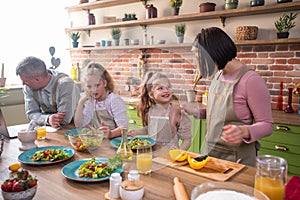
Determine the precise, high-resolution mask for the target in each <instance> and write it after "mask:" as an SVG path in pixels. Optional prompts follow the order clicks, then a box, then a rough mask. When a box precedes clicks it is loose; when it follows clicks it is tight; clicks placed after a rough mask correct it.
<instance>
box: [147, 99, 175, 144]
mask: <svg viewBox="0 0 300 200" xmlns="http://www.w3.org/2000/svg"><path fill="white" fill-rule="evenodd" d="M171 108H172V105H171V104H169V106H168V109H167V110H166V109H164V108H163V107H162V106H161V105H157V104H156V105H153V106H152V107H151V109H150V111H149V114H150V120H149V124H148V136H149V137H150V138H152V139H153V140H154V141H155V143H156V144H157V145H160V146H168V147H177V148H178V136H177V134H176V131H175V132H174V131H172V128H171V126H170V117H169V114H170V110H171Z"/></svg>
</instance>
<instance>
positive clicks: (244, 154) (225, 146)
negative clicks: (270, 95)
mask: <svg viewBox="0 0 300 200" xmlns="http://www.w3.org/2000/svg"><path fill="white" fill-rule="evenodd" d="M249 70H250V69H249V68H248V67H245V68H244V69H242V70H241V72H240V73H239V74H238V75H237V77H236V79H235V80H234V82H233V83H228V82H222V81H220V80H218V79H219V77H220V75H221V73H222V72H221V71H220V72H218V73H217V74H216V76H215V78H214V80H212V82H211V85H210V88H209V93H208V94H209V95H208V103H207V112H206V113H207V126H206V127H207V130H206V131H207V132H206V138H205V139H206V142H205V145H206V146H205V154H208V155H210V156H212V157H217V158H221V159H225V160H229V161H233V162H240V163H243V164H246V165H251V166H254V165H255V158H256V153H257V147H258V146H259V144H258V142H255V143H250V144H247V143H244V142H241V143H240V144H231V143H227V142H224V141H223V140H222V139H221V138H220V137H221V133H222V129H223V127H224V125H228V124H232V125H244V123H243V122H242V121H241V120H240V119H239V118H238V117H237V116H236V114H235V111H234V103H233V89H234V86H235V85H236V84H237V83H238V81H239V80H240V78H241V77H242V76H243V75H244V74H245V73H246V72H247V71H249Z"/></svg>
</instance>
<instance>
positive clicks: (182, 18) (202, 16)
mask: <svg viewBox="0 0 300 200" xmlns="http://www.w3.org/2000/svg"><path fill="white" fill-rule="evenodd" d="M114 1H115V0H114ZM126 1H127V2H129V1H130V0H126ZM131 1H132V2H137V0H135V1H133V0H131ZM118 2H119V1H118ZM124 2H125V1H124ZM94 3H95V2H94ZM96 3H98V4H99V2H96ZM89 4H92V3H89ZM103 4H104V2H103ZM122 4H123V1H122ZM124 4H125V3H124ZM77 7H79V6H77ZM80 7H83V8H86V7H87V6H83V5H82V6H80ZM69 8H70V7H69ZM297 10H300V2H299V1H297V2H290V3H282V4H277V3H276V4H271V5H265V6H256V7H247V8H238V9H231V10H217V11H212V12H205V13H193V14H184V15H177V16H166V17H160V18H151V19H143V20H132V21H124V22H114V23H107V24H100V25H90V26H80V27H71V28H66V32H72V31H91V30H100V29H110V28H112V27H132V26H147V25H155V24H166V23H178V22H186V21H196V20H207V19H221V21H222V20H223V21H222V22H224V23H225V19H226V18H227V17H241V16H251V15H259V14H269V13H278V12H290V11H297ZM223 25H224V24H223Z"/></svg>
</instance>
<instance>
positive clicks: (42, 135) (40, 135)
mask: <svg viewBox="0 0 300 200" xmlns="http://www.w3.org/2000/svg"><path fill="white" fill-rule="evenodd" d="M35 130H36V132H37V139H38V140H45V139H46V134H47V132H46V127H43V126H41V127H36V128H35Z"/></svg>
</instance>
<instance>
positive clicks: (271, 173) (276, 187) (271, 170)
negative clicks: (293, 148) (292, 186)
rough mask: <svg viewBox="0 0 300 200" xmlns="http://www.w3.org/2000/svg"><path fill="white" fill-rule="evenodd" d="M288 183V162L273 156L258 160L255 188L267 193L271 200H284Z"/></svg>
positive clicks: (263, 156) (262, 156) (265, 156)
mask: <svg viewBox="0 0 300 200" xmlns="http://www.w3.org/2000/svg"><path fill="white" fill-rule="evenodd" d="M286 182H287V162H286V160H285V159H283V158H281V157H277V156H272V155H261V156H258V157H257V158H256V175H255V182H254V187H255V189H257V190H260V191H261V192H263V193H265V194H266V195H267V196H268V197H269V198H270V200H283V199H284V193H285V184H286Z"/></svg>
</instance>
